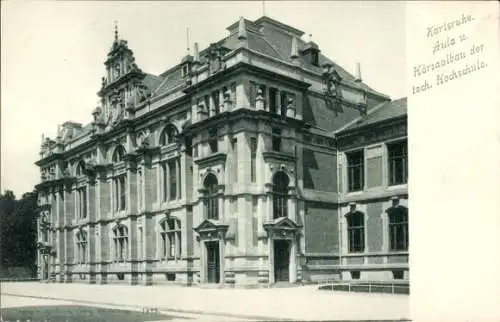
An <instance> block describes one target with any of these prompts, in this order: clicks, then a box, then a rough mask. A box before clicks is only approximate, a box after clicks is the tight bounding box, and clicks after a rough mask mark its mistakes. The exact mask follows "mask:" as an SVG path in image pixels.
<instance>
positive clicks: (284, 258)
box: [274, 239, 290, 282]
mask: <svg viewBox="0 0 500 322" xmlns="http://www.w3.org/2000/svg"><path fill="white" fill-rule="evenodd" d="M289 268H290V241H288V240H281V239H277V240H274V281H275V282H289V281H290V277H289V272H290V269H289Z"/></svg>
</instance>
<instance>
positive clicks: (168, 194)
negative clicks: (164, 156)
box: [161, 158, 181, 202]
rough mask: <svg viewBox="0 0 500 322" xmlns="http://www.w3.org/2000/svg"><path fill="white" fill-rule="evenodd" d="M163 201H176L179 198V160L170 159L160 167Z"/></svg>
mask: <svg viewBox="0 0 500 322" xmlns="http://www.w3.org/2000/svg"><path fill="white" fill-rule="evenodd" d="M161 171H162V188H163V191H162V195H163V201H164V202H165V201H172V200H177V199H179V198H180V197H181V191H180V190H181V187H180V183H181V181H180V180H181V178H180V159H179V158H177V159H172V160H169V161H167V162H164V163H163V164H162V165H161Z"/></svg>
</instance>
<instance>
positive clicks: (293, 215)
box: [287, 187, 297, 222]
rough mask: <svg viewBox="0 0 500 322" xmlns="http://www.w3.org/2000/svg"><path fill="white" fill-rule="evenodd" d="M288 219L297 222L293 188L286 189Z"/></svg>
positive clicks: (295, 198)
mask: <svg viewBox="0 0 500 322" xmlns="http://www.w3.org/2000/svg"><path fill="white" fill-rule="evenodd" d="M287 207H288V218H290V219H291V220H293V221H294V222H297V196H296V194H295V187H289V188H288V200H287Z"/></svg>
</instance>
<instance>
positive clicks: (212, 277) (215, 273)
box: [205, 241, 220, 283]
mask: <svg viewBox="0 0 500 322" xmlns="http://www.w3.org/2000/svg"><path fill="white" fill-rule="evenodd" d="M205 244H206V247H207V282H208V283H219V282H220V251H219V242H218V241H209V242H206V243H205Z"/></svg>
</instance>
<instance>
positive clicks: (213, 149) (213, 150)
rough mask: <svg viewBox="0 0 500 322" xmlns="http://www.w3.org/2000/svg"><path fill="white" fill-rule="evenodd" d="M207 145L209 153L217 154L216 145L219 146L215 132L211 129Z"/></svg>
mask: <svg viewBox="0 0 500 322" xmlns="http://www.w3.org/2000/svg"><path fill="white" fill-rule="evenodd" d="M208 145H209V147H210V152H211V153H217V151H218V145H219V139H218V137H217V130H216V129H212V130H210V132H209V138H208Z"/></svg>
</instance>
